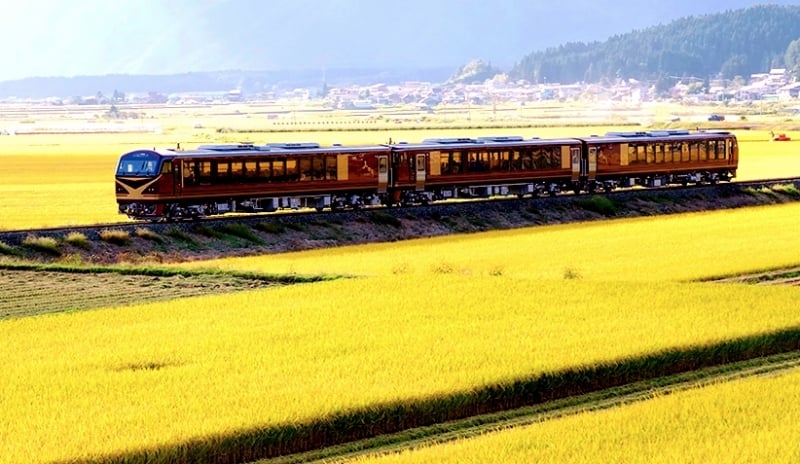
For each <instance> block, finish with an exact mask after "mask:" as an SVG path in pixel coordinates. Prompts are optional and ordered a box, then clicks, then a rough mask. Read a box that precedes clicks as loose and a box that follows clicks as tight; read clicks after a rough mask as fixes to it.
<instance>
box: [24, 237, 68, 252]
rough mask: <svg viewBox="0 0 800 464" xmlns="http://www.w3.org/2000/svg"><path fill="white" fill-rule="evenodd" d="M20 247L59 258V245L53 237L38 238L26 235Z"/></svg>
mask: <svg viewBox="0 0 800 464" xmlns="http://www.w3.org/2000/svg"><path fill="white" fill-rule="evenodd" d="M22 246H24V247H26V248H28V249H31V250H34V251H39V252H42V253H47V254H49V255H53V256H61V243H59V241H58V240H56V239H54V238H53V237H39V236H36V235H28V236H27V237H25V240H23V241H22Z"/></svg>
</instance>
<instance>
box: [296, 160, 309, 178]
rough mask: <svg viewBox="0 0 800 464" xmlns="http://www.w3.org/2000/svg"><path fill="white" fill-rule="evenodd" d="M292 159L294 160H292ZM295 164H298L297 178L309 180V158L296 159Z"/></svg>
mask: <svg viewBox="0 0 800 464" xmlns="http://www.w3.org/2000/svg"><path fill="white" fill-rule="evenodd" d="M292 161H294V160H292ZM297 165H298V166H299V168H298V169H299V170H298V173H297V175H298V176H299V177H298V179H300V180H311V178H312V176H311V158H300V159H299V160H297Z"/></svg>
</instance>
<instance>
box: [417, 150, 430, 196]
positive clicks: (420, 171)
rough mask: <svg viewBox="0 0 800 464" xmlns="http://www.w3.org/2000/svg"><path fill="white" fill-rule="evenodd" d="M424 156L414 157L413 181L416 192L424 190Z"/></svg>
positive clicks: (421, 154) (423, 154)
mask: <svg viewBox="0 0 800 464" xmlns="http://www.w3.org/2000/svg"><path fill="white" fill-rule="evenodd" d="M425 158H426V154H425V153H419V154H417V156H416V163H415V176H414V177H415V179H416V189H417V191H418V192H421V191H423V190H425V177H426V175H425V174H426V169H425V165H426V164H427V163H425V161H426V159H425Z"/></svg>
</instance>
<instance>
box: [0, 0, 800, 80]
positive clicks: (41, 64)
mask: <svg viewBox="0 0 800 464" xmlns="http://www.w3.org/2000/svg"><path fill="white" fill-rule="evenodd" d="M758 3H763V2H758V1H747V0H725V1H721V0H672V1H653V0H641V1H638V0H561V1H539V0H492V1H490V0H460V1H459V0H391V1H389V0H327V1H326V0H6V1H5V2H3V8H2V15H1V16H0V43H2V44H3V51H4V52H5V55H6V57H5V59H4V60H3V62H4V66H3V67H2V68H0V81H3V80H10V79H18V78H23V77H31V76H75V75H98V74H100V75H102V74H117V73H127V74H131V73H147V74H167V73H178V72H191V71H209V70H225V69H244V70H269V69H287V68H288V69H319V68H323V67H330V68H333V67H345V66H347V67H373V66H374V67H390V66H391V67H405V68H408V67H413V68H417V67H430V66H448V67H449V66H452V67H454V68H455V67H457V66H460V65H463V64H465V63H466V62H468V61H470V60H472V59H476V58H480V59H483V60H485V61H490V62H492V64H495V65H497V66H500V67H510V66H511V65H512V64H513V63H514V62H516V61H518V60H519V59H521V58H522V57H523V56H524V55H526V54H528V53H531V52H533V51H537V50H541V49H544V48H547V47H550V46H556V45H559V44H562V43H564V42H568V41H573V42H575V41H584V42H587V41H592V40H604V39H606V38H608V37H610V36H612V35H615V34H622V33H625V32H629V31H631V30H634V29H642V28H645V27H648V26H652V25H657V24H659V23H662V24H663V23H667V22H669V21H670V20H672V19H677V18H679V17H682V16H687V15H692V14H707V13H717V12H722V11H724V10H726V9H734V8H742V7H747V6H752V5H755V4H758ZM769 3H779V4H798V3H800V2H798V1H772V2H769Z"/></svg>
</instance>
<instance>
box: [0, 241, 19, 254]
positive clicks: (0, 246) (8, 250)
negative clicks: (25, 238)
mask: <svg viewBox="0 0 800 464" xmlns="http://www.w3.org/2000/svg"><path fill="white" fill-rule="evenodd" d="M18 254H19V251H17V250H16V249H15V248H14V247H12V246H10V245H8V244H7V243H5V242H2V241H0V255H8V256H14V255H18Z"/></svg>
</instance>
